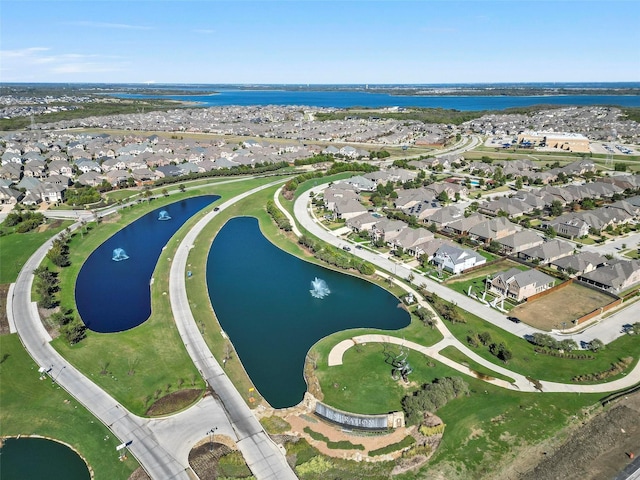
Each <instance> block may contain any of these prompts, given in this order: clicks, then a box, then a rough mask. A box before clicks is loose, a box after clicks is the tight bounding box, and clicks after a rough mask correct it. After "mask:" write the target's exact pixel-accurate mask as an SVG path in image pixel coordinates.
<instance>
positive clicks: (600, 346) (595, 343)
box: [587, 338, 604, 352]
mask: <svg viewBox="0 0 640 480" xmlns="http://www.w3.org/2000/svg"><path fill="white" fill-rule="evenodd" d="M587 348H588V349H589V350H591V351H592V352H597V351H599V350H604V342H603V341H602V340H600V339H599V338H594V339H593V340H591V341H590V342H589V343H588V344H587Z"/></svg>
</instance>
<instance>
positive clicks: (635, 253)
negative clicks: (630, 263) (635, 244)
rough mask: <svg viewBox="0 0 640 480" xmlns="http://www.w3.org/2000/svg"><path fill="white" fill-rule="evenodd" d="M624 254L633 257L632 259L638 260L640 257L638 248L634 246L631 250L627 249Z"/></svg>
mask: <svg viewBox="0 0 640 480" xmlns="http://www.w3.org/2000/svg"><path fill="white" fill-rule="evenodd" d="M624 256H625V257H627V258H631V259H632V260H636V259H638V258H640V253H638V249H637V248H633V249H631V250H627V251H626V252H624Z"/></svg>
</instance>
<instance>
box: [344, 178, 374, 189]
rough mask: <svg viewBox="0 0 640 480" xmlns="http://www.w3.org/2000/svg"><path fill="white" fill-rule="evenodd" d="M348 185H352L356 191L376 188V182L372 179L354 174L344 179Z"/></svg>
mask: <svg viewBox="0 0 640 480" xmlns="http://www.w3.org/2000/svg"><path fill="white" fill-rule="evenodd" d="M344 182H345V183H348V184H349V185H353V187H354V188H355V190H356V192H362V191H364V192H373V191H374V190H375V189H376V184H375V182H373V181H372V180H369V179H368V178H365V177H363V176H362V175H356V176H354V177H351V178H349V179H347V180H345V181H344Z"/></svg>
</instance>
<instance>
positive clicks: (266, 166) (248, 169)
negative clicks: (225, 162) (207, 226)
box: [153, 162, 289, 187]
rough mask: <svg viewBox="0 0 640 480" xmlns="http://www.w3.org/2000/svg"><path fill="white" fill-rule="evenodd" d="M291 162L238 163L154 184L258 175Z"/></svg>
mask: <svg viewBox="0 0 640 480" xmlns="http://www.w3.org/2000/svg"><path fill="white" fill-rule="evenodd" d="M288 166H289V164H288V163H287V162H276V163H260V164H256V165H255V166H251V165H237V166H234V167H230V168H220V169H217V170H210V171H208V172H197V173H196V172H193V173H189V174H187V175H180V176H178V177H164V178H159V179H158V180H155V181H154V182H153V184H154V185H155V186H157V187H159V186H161V185H169V184H173V183H179V182H184V181H185V180H197V179H199V178H212V177H233V176H236V175H258V174H260V173H266V172H275V171H276V170H281V169H283V168H287V167H288Z"/></svg>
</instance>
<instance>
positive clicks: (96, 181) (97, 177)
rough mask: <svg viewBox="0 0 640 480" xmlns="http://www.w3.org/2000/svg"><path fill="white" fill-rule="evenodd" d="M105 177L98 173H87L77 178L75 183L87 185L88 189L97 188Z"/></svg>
mask: <svg viewBox="0 0 640 480" xmlns="http://www.w3.org/2000/svg"><path fill="white" fill-rule="evenodd" d="M106 178H107V177H105V176H104V175H102V174H101V173H98V172H87V173H83V174H81V175H80V176H78V178H77V181H78V183H81V184H82V185H89V186H90V187H97V186H98V185H100V184H101V183H102V181H103V180H105V179H106Z"/></svg>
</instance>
